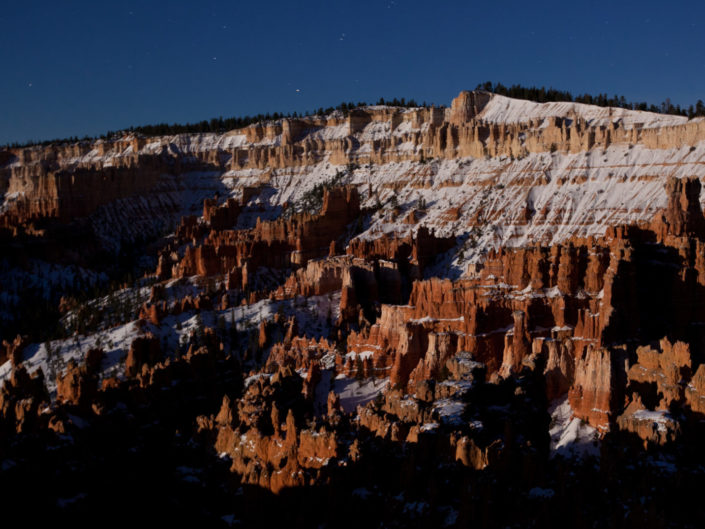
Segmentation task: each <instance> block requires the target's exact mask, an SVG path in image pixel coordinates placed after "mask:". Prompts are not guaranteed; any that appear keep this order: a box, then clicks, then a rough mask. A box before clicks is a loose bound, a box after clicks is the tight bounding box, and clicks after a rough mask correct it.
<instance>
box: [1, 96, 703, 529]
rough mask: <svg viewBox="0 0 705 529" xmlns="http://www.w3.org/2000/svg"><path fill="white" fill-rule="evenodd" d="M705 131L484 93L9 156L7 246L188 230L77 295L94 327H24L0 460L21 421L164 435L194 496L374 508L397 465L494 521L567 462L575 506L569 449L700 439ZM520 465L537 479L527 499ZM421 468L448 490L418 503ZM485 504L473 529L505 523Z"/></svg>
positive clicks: (66, 429) (69, 316) (399, 471)
mask: <svg viewBox="0 0 705 529" xmlns="http://www.w3.org/2000/svg"><path fill="white" fill-rule="evenodd" d="M702 123H703V121H702V120H691V121H687V122H686V121H685V120H682V119H680V118H677V117H668V116H654V115H649V114H644V113H638V112H630V111H623V110H616V109H613V110H610V109H598V108H593V107H585V106H584V105H577V104H572V103H571V104H568V103H566V104H547V105H536V104H533V103H528V102H516V101H512V100H507V99H506V98H501V97H498V96H492V95H490V94H487V93H482V92H463V93H462V94H461V95H460V96H459V97H458V98H457V99H456V100H454V101H453V104H452V106H451V108H449V109H438V108H422V109H421V108H420V109H399V108H390V107H368V108H363V109H355V110H353V111H351V112H350V113H349V115H347V116H343V115H342V114H340V113H334V114H332V115H330V116H317V117H307V118H299V119H287V120H280V121H278V122H271V123H262V124H258V125H253V126H251V127H247V128H245V129H242V130H237V131H231V132H229V133H226V134H224V135H180V136H177V137H172V138H153V139H144V138H125V139H122V140H118V141H113V142H95V143H94V144H88V143H80V144H76V145H72V146H68V145H65V146H49V147H46V148H30V149H22V150H15V151H12V152H7V153H0V193H2V201H3V202H2V205H1V206H0V219H1V222H2V224H0V227H2V228H4V229H3V231H2V233H0V236H2V241H3V242H4V241H10V243H13V244H14V243H17V241H19V240H22V238H23V237H25V236H29V237H31V238H33V240H35V239H36V240H42V239H43V240H45V241H54V233H55V232H53V231H52V230H56V229H57V228H56V226H58V225H60V224H62V223H63V222H70V223H74V222H77V219H80V222H81V223H85V225H86V226H87V227H88V228H87V231H86V233H88V232H89V231H90V230H97V229H98V228H97V227H98V226H99V225H101V226H102V228H101V229H103V230H104V231H108V230H110V229H112V228H114V227H118V226H121V225H124V224H129V225H130V226H129V227H130V229H132V228H134V231H135V232H140V230H141V229H142V228H141V225H139V224H138V223H135V226H133V225H132V223H126V222H124V219H126V218H129V219H135V218H140V217H142V218H144V219H149V218H151V217H154V216H157V217H160V215H161V213H160V215H155V212H164V213H165V216H164V218H165V219H167V217H169V215H172V214H179V216H180V217H181V220H180V223H178V225H176V228H175V231H174V233H173V234H170V235H169V237H168V238H166V239H164V240H160V241H159V243H158V244H157V245H155V246H154V247H150V248H149V252H148V253H149V255H148V256H147V257H154V263H155V265H156V266H154V267H153V268H152V270H151V271H150V273H148V274H146V276H145V277H141V278H140V279H138V280H136V281H135V282H134V284H131V285H123V286H122V287H121V288H120V289H119V290H118V291H116V292H112V293H111V294H110V295H109V296H105V297H99V298H97V299H95V300H91V301H90V302H89V303H88V304H85V305H83V306H82V303H81V301H79V300H78V299H70V298H69V297H68V296H67V297H66V298H65V299H64V300H63V301H62V303H61V313H62V322H69V321H76V320H77V319H78V318H79V316H80V315H81V314H83V315H85V314H89V316H90V318H88V319H90V320H91V321H90V322H89V323H91V324H92V325H93V327H91V328H89V329H88V330H86V332H85V333H84V332H83V330H82V329H79V328H76V329H73V330H72V332H71V333H67V334H70V336H64V337H62V338H61V339H58V338H57V339H52V340H49V341H46V343H35V344H31V343H30V342H31V340H28V339H26V338H24V337H22V336H18V337H17V338H16V339H14V340H12V341H11V340H3V341H2V345H0V361H1V362H4V363H3V365H0V380H2V381H3V387H2V390H1V391H0V455H2V456H3V457H4V454H5V452H4V451H6V450H7V453H13V454H14V453H15V452H13V450H16V447H17V446H18V445H17V444H16V443H15V441H16V440H17V439H19V437H17V436H18V435H19V436H32V435H34V436H38V437H37V439H39V440H41V441H42V442H38V443H36V446H43V445H42V443H43V442H45V441H46V439H49V440H50V441H51V442H53V441H52V440H54V441H56V439H59V440H60V441H61V442H63V441H65V440H66V439H68V438H69V436H70V438H71V439H75V440H76V442H77V443H84V444H77V445H76V448H72V447H69V448H66V447H64V448H58V449H60V450H65V451H66V452H68V453H70V454H72V456H74V457H75V454H76V453H78V452H80V451H81V450H82V449H84V448H85V447H86V446H87V445H88V446H89V447H90V443H91V442H94V441H93V439H102V440H104V439H105V438H111V437H110V436H112V435H124V436H128V434H125V433H124V432H129V433H130V435H131V434H132V433H133V432H142V431H149V432H150V435H155V434H154V432H158V435H160V436H161V437H159V439H160V442H159V443H154V446H153V447H152V446H150V447H148V448H147V449H145V447H143V446H140V447H138V448H136V450H138V451H139V452H138V453H139V454H140V456H141V455H142V453H143V452H141V451H142V450H144V453H145V454H150V455H151V456H154V453H155V452H157V453H159V454H161V453H165V452H168V453H169V454H171V446H172V444H173V445H174V447H175V452H178V450H180V449H184V450H188V451H189V452H188V456H187V459H188V460H189V461H197V463H195V464H203V465H205V466H206V467H207V468H208V471H206V472H203V473H200V472H195V471H194V472H193V473H191V471H190V470H189V471H188V472H187V473H188V477H189V479H188V482H189V483H191V484H194V483H196V482H197V481H198V480H199V479H201V478H203V479H204V480H206V479H209V476H210V475H211V472H210V471H211V470H212V471H213V472H212V475H216V476H219V477H220V478H222V476H223V474H227V471H228V469H229V470H230V474H229V475H230V476H231V477H232V482H233V483H235V485H234V487H233V489H232V490H230V489H227V493H228V494H229V493H230V492H232V491H233V490H235V491H238V490H239V492H237V494H235V496H238V497H239V496H240V495H242V496H243V497H244V498H245V499H244V500H243V501H244V502H245V503H247V501H249V500H251V499H252V498H259V499H257V501H264V500H262V499H261V498H262V497H264V496H265V495H266V494H267V493H269V492H272V493H274V494H275V496H274V497H276V498H277V501H279V500H281V501H284V502H286V501H288V500H287V498H295V499H296V498H298V497H299V496H296V494H298V492H296V491H298V490H305V491H306V494H308V493H311V494H314V493H316V491H318V492H320V491H325V494H328V493H330V497H331V498H334V497H336V496H340V495H341V494H343V495H345V497H346V500H347V499H348V498H357V497H358V496H359V498H358V499H361V501H362V503H361V505H366V506H369V505H370V504H371V503H365V501H366V500H365V499H364V498H362V496H365V498H366V497H367V495H368V494H375V493H376V492H371V491H370V490H367V489H364V488H363V487H362V486H358V485H360V484H361V483H369V479H370V478H369V476H376V477H375V479H377V477H379V476H380V475H382V476H383V479H381V480H380V483H383V484H382V488H384V487H387V486H389V491H391V490H394V493H393V494H392V493H391V492H389V496H388V497H387V500H390V498H391V499H393V500H394V501H395V502H401V503H400V506H399V511H400V512H401V513H405V512H406V513H407V514H408V512H413V513H415V514H411V515H408V516H409V517H410V519H414V520H416V518H415V516H417V514H418V513H419V512H422V511H424V509H426V508H428V509H429V510H432V511H433V509H435V511H433V512H434V513H436V514H434V518H433V519H432V520H431V519H430V518H423V523H424V524H426V525H429V526H431V525H439V524H440V523H441V522H442V521H443V520H445V519H446V515H449V513H450V510H449V509H450V507H449V506H448V505H451V503H452V502H451V503H449V504H448V505H446V502H447V501H451V500H448V498H449V497H451V496H452V497H453V498H455V499H453V500H452V501H453V502H455V503H452V505H454V506H455V507H454V508H457V507H459V506H460V505H464V503H463V502H460V500H457V498H456V497H455V496H453V495H452V494H451V496H447V495H446V496H444V495H443V494H441V493H439V492H438V490H441V489H443V490H445V491H447V490H448V488H449V487H450V485H449V484H452V486H453V487H456V485H457V484H458V483H462V484H463V486H462V487H459V488H460V489H462V490H471V489H472V490H482V491H485V490H490V489H491V490H494V492H491V493H490V492H487V497H486V498H484V499H487V500H488V501H486V502H484V503H483V507H482V509H489V507H487V506H488V505H500V503H493V502H495V501H497V499H498V498H505V497H510V498H511V501H512V502H514V501H517V502H519V501H525V502H531V501H534V500H535V499H536V498H535V496H537V495H538V497H540V498H542V500H541V501H544V500H545V501H546V502H549V501H550V500H549V499H548V498H549V496H550V494H549V493H548V492H544V491H545V489H544V488H543V487H544V486H545V483H544V480H546V479H548V478H547V477H546V476H548V475H551V472H554V473H556V472H557V475H558V476H559V477H558V481H557V482H556V483H558V484H556V483H553V484H552V485H551V486H552V487H553V488H552V489H551V491H552V492H553V493H554V494H563V493H564V491H565V489H566V487H568V486H570V484H571V483H574V482H576V481H578V479H577V478H576V476H575V475H574V474H572V472H574V471H576V469H577V471H578V472H579V473H580V474H579V477H580V476H583V475H588V476H589V479H596V480H597V479H598V478H596V477H595V474H594V472H593V471H592V470H591V469H592V468H593V465H574V464H573V463H572V462H571V461H570V460H568V459H559V462H558V463H556V462H555V461H554V460H553V459H552V456H554V455H559V456H561V455H563V456H565V455H566V454H568V453H570V450H568V449H567V446H566V445H587V444H589V445H590V447H592V448H594V450H592V453H593V454H595V453H596V452H599V450H598V449H596V448H595V447H594V444H597V443H598V439H600V438H604V439H606V442H605V443H604V444H603V445H602V453H601V454H600V456H599V457H601V464H603V465H605V467H604V468H605V469H608V470H609V469H611V468H612V466H613V465H617V464H618V462H619V461H620V460H621V459H620V458H622V457H623V455H624V452H623V449H624V450H626V449H627V447H632V448H633V446H634V445H636V446H637V447H638V449H639V450H642V449H643V446H647V447H648V448H649V450H650V452H649V454H652V453H659V454H664V457H670V456H671V455H672V453H673V452H674V451H676V449H674V448H673V447H678V449H679V448H680V447H686V448H687V449H688V450H689V451H690V452H689V453H691V454H692V453H694V452H696V451H697V450H695V449H694V445H692V444H688V443H690V441H689V439H694V438H698V437H697V434H698V433H700V432H702V426H701V425H700V423H701V419H702V414H703V413H705V367H703V360H705V328H704V327H703V326H702V322H703V321H705V301H703V300H705V294H704V293H705V290H703V288H705V217H704V216H703V213H702V208H701V200H702V198H701V186H700V181H699V175H701V172H702V171H703V169H702V167H703V164H702V159H705V158H703V157H704V156H705V147H704V146H703V145H705V144H703V143H702V141H703V140H704V139H705V136H704V134H705V131H703V125H702ZM691 147H693V148H692V149H691ZM186 182H189V184H188V186H186ZM181 186H186V187H183V188H182V187H181ZM189 186H190V187H189ZM181 194H183V195H188V196H189V197H190V198H187V199H184V200H183V201H180V199H177V198H175V197H177V196H178V195H181ZM128 204H133V205H132V206H130V207H134V209H130V210H129V211H128V212H127V213H129V214H126V215H121V214H116V212H117V211H118V210H120V209H122V208H127V205H128ZM160 218H161V217H160ZM169 218H171V217H169ZM165 222H166V220H165ZM101 223H102V224H101ZM160 229H162V230H165V233H166V231H168V228H167V227H166V224H165V225H164V226H162V228H160ZM121 233H122V232H121ZM150 233H152V232H150ZM55 242H56V241H54V243H55ZM82 242H83V241H81V243H82ZM85 246H87V245H85ZM45 257H46V256H45ZM151 272H153V273H151ZM5 288H6V287H5V285H4V284H3V283H2V281H0V299H6V298H8V297H9V296H11V295H12V292H6V291H5ZM0 309H1V308H0ZM0 316H2V310H0ZM83 323H85V322H83ZM41 342H44V340H41ZM103 351H104V353H103ZM69 358H70V359H71V360H70V361H67V362H64V360H66V359H69ZM43 373H47V374H48V375H49V376H48V377H47V379H46V380H44V377H43ZM556 406H559V407H561V408H562V411H561V412H560V413H558V414H556V411H555V410H556ZM152 410H156V411H152ZM549 413H550V414H552V415H549ZM561 414H563V415H565V417H562V416H560V415H561ZM559 419H560V420H559ZM114 421H116V422H114ZM558 423H560V424H558ZM116 424H117V425H118V428H116V426H115V425H116ZM123 427H125V430H124V432H123V431H122V428H123ZM96 429H97V430H96ZM116 429H119V430H120V432H121V433H117V434H116ZM94 431H98V432H99V434H100V435H98V436H97V437H95V438H93V435H94V433H93V432H94ZM159 432H161V433H159ZM586 432H587V434H586ZM693 432H695V434H694V433H693ZM101 435H102V436H103V437H100V436H101ZM586 435H587V436H588V437H589V440H586ZM133 437H134V436H133ZM554 437H555V439H554ZM635 441H636V443H635ZM47 446H51V448H52V450H53V449H55V448H56V446H57V445H52V444H50V445H47ZM62 446H63V445H62ZM67 446H68V444H67ZM110 446H112V445H110ZM164 446H169V447H170V449H169V450H164ZM583 448H584V446H583ZM150 449H151V450H153V452H149V451H148V450H150ZM213 449H215V454H214V453H213ZM630 449H631V448H630ZM659 450H664V452H657V451H659ZM126 451H127V452H129V453H130V454H132V453H133V452H132V451H130V450H126ZM610 451H612V452H610ZM669 451H670V452H669ZM66 452H61V453H62V454H64V453H66ZM88 452H90V450H88ZM637 454H639V455H643V453H642V452H637ZM215 455H218V456H219V457H220V459H221V460H223V461H225V462H226V463H224V462H223V461H221V462H220V463H218V462H217V461H216V460H215ZM169 457H170V456H169ZM16 459H17V461H21V460H22V458H16ZM204 462H205V463H204ZM660 463H662V464H663V463H664V461H660ZM183 467H184V465H182V464H180V465H178V466H177V471H176V472H177V473H178V472H181V470H178V469H179V468H181V469H183ZM556 469H558V470H556ZM586 469H587V470H586ZM477 470H482V472H475V471H477ZM622 470H624V469H622ZM0 472H4V466H3V468H2V469H0ZM582 473H585V474H582ZM600 474H609V475H615V476H622V475H624V474H623V472H617V471H615V472H611V471H609V472H600ZM197 475H198V476H199V477H196V476H197ZM518 475H521V477H522V480H526V482H527V483H528V482H531V483H532V484H535V485H536V487H537V488H538V491H539V492H536V489H535V488H531V489H529V490H528V491H526V490H516V489H512V487H514V486H515V484H514V483H515V481H516V479H515V478H516V476H518ZM498 476H499V477H502V476H504V477H506V476H511V479H509V480H507V481H505V482H501V486H500V485H493V483H495V481H494V480H495V479H496V478H497V477H498ZM52 479H54V478H52ZM552 479H555V476H554V478H552ZM678 479H680V478H678ZM674 480H675V478H674ZM226 481H229V480H226ZM635 481H637V480H635ZM88 482H90V480H88ZM414 482H415V483H417V484H418V483H422V486H419V487H418V489H419V490H420V491H423V494H424V495H425V496H424V498H428V501H429V504H428V505H427V506H419V504H418V502H417V503H414V504H412V503H411V501H410V498H407V497H405V496H404V495H402V494H400V491H402V490H403V491H404V494H407V493H409V491H412V489H414V487H411V486H408V484H409V483H414ZM522 482H523V481H522ZM241 485H249V486H245V487H242V488H240V486H241ZM559 485H560V486H559ZM613 485H614V487H613V489H612V490H620V491H621V490H625V487H624V483H622V482H615V483H613ZM309 486H310V488H305V489H302V487H309ZM194 487H195V488H199V489H200V488H201V485H200V484H198V485H197V486H196V485H194ZM329 487H330V488H329ZM336 487H340V488H339V489H338V488H336ZM395 487H396V489H395ZM493 487H495V488H493ZM456 488H458V487H456ZM285 489H293V490H285ZM436 489H438V490H436ZM203 490H211V489H209V488H208V487H203ZM219 490H220V489H219ZM596 490H597V489H596ZM600 490H602V489H600ZM253 491H254V492H253ZM341 491H343V492H341ZM508 491H510V492H511V494H510V492H508ZM387 492H388V491H387ZM321 494H323V493H321ZM483 494H484V492H483ZM649 494H650V492H649ZM232 497H233V496H232V495H231V496H229V498H232ZM267 497H268V498H269V497H270V496H267ZM398 498H403V500H402V499H398ZM527 498H528V499H527ZM532 498H533V499H532ZM576 498H581V497H580V495H577V496H574V497H572V499H573V500H575V499H576ZM407 500H409V501H407ZM490 500H492V501H490ZM620 500H621V498H620ZM355 501H357V500H355ZM390 501H391V500H390ZM424 501H426V499H424ZM505 501H506V500H505ZM581 501H583V502H586V500H585V498H581ZM387 503H389V502H387ZM392 503H393V502H392ZM390 504H391V503H390ZM356 505H357V504H356ZM409 505H414V506H412V507H409ZM547 505H548V503H547ZM385 507H386V503H385ZM622 507H623V505H622V504H621V503H620V507H619V509H620V510H619V513H620V514H619V516H620V517H618V518H617V519H618V520H619V521H621V520H622V518H621V516H622V514H623V511H622ZM492 508H494V507H492ZM473 509H475V510H469V511H468V512H465V513H464V514H463V516H464V518H462V520H461V522H459V525H461V526H462V525H463V524H465V522H466V521H467V523H471V522H473V523H476V522H477V520H480V519H483V520H486V519H487V518H482V517H481V516H480V515H481V514H482V512H480V511H481V509H480V508H479V507H478V505H477V504H476V505H475V506H474V507H473ZM477 509H480V510H479V511H478V510H477ZM439 513H442V516H441V515H440V514H439ZM527 516H528V515H527ZM406 519H407V518H404V517H402V518H399V519H398V520H397V521H396V522H395V523H397V524H399V523H401V522H399V520H406ZM610 522H611V523H612V524H613V525H614V524H615V523H616V522H615V521H614V520H610ZM326 523H327V524H330V520H326ZM419 523H420V522H419ZM451 525H452V524H451ZM487 525H491V524H487ZM506 525H508V526H509V525H512V524H511V523H507V524H506Z"/></svg>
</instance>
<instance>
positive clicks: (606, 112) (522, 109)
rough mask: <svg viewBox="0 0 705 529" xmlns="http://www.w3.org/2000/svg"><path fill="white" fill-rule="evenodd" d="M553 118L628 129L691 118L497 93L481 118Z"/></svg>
mask: <svg viewBox="0 0 705 529" xmlns="http://www.w3.org/2000/svg"><path fill="white" fill-rule="evenodd" d="M551 117H565V118H573V119H574V118H582V119H584V120H585V121H587V122H588V123H589V124H590V125H593V126H604V125H607V124H609V123H613V122H617V121H618V122H620V123H621V125H622V126H623V127H625V128H631V127H634V126H641V127H644V128H649V127H663V126H673V125H682V124H684V123H687V122H688V118H687V117H683V116H673V115H668V114H656V113H654V112H644V111H640V110H628V109H625V108H616V107H600V106H596V105H586V104H584V103H573V102H567V101H555V102H549V103H536V102H534V101H527V100H523V99H513V98H511V97H506V96H502V95H497V94H492V97H491V98H490V100H489V102H488V103H487V105H486V106H485V107H484V108H483V109H482V111H481V112H480V114H478V116H477V118H478V119H480V120H482V121H487V122H490V123H522V122H527V121H531V120H542V119H546V118H551Z"/></svg>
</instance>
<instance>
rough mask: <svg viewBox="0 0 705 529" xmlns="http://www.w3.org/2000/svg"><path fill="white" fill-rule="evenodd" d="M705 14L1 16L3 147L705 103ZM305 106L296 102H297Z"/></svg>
mask: <svg viewBox="0 0 705 529" xmlns="http://www.w3.org/2000/svg"><path fill="white" fill-rule="evenodd" d="M704 21H705V2H701V1H694V0H692V1H687V2H686V1H672V2H663V1H659V2H652V1H649V0H642V1H638V2H636V1H635V2H631V1H623V2H615V1H614V0H612V1H589V0H585V1H582V2H572V1H568V0H562V1H539V0H536V1H534V2H527V1H520V2H513V1H505V2H492V1H488V0H484V1H482V2H479V1H474V0H472V1H443V0H437V1H435V2H421V1H409V0H393V1H392V0H355V1H348V0H325V1H298V2H296V1H287V2H284V1H266V0H255V1H251V2H241V1H236V0H233V1H229V2H225V1H220V2H218V1H213V0H200V1H188V2H185V1H171V2H165V1H150V0H142V1H123V0H112V1H108V2H101V1H96V0H93V1H91V2H83V1H70V0H66V1H61V2H57V1H56V0H53V1H31V0H24V1H22V2H5V5H4V6H3V8H2V10H0V65H1V67H2V75H0V144H3V143H6V142H12V141H26V140H29V139H47V138H54V137H65V136H73V135H76V136H83V135H86V134H88V135H95V134H100V133H103V132H105V131H107V130H116V129H120V128H125V127H128V126H130V125H141V124H148V123H157V122H163V121H167V122H187V121H198V120H201V119H208V118H211V117H217V116H221V115H222V116H224V117H228V116H234V115H246V114H257V113H260V112H261V113H266V112H275V111H279V112H289V111H294V110H296V111H304V110H308V109H315V108H318V107H321V106H323V107H325V106H334V105H336V104H338V103H339V102H341V101H343V100H344V101H350V100H354V101H360V100H364V101H368V102H372V101H376V100H377V99H378V98H379V97H380V96H382V97H385V98H393V97H406V98H407V99H408V98H414V99H416V100H418V101H423V100H426V101H428V102H435V103H437V104H448V103H450V100H451V99H452V98H453V97H454V96H455V95H456V94H457V93H458V92H459V91H460V90H462V89H467V88H474V87H475V86H476V85H477V84H478V83H479V82H482V81H486V80H493V81H500V82H502V83H505V84H512V83H521V84H527V85H528V84H536V85H546V86H549V85H551V86H554V87H556V88H561V89H567V90H571V91H573V92H581V93H582V92H590V93H597V92H608V93H609V94H610V95H613V94H619V95H624V96H625V97H626V98H627V99H628V100H646V101H648V102H650V103H660V102H661V101H663V100H664V99H665V98H666V97H670V98H671V100H672V101H673V103H674V104H681V105H683V104H690V103H692V102H695V100H697V99H700V98H702V99H705V31H703V23H704ZM297 90H298V91H297Z"/></svg>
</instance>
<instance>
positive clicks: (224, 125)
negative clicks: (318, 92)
mask: <svg viewBox="0 0 705 529" xmlns="http://www.w3.org/2000/svg"><path fill="white" fill-rule="evenodd" d="M377 104H378V105H387V106H393V107H404V108H410V107H418V106H423V107H426V106H428V105H427V104H426V102H425V101H424V102H423V103H422V104H421V105H418V104H417V103H416V101H415V100H414V99H409V100H408V101H407V100H406V99H405V98H403V97H402V98H401V99H397V98H396V97H395V98H394V99H392V100H385V99H384V98H380V99H379V100H378V101H377ZM365 106H367V103H366V102H364V101H359V102H358V103H354V102H352V101H350V102H347V103H346V102H342V103H340V104H339V105H338V106H335V107H328V108H323V107H320V108H319V109H317V110H312V111H307V112H305V113H303V114H299V113H297V112H290V113H288V114H282V113H279V112H274V113H273V114H270V113H267V114H257V115H254V116H239V117H232V118H223V117H222V116H220V117H217V118H212V119H210V120H205V119H204V120H203V121H199V122H196V123H172V124H169V123H158V124H156V125H142V126H138V127H130V128H129V129H125V130H120V131H108V132H106V133H105V134H101V135H100V136H97V137H91V136H84V137H83V138H78V137H77V136H72V137H68V138H57V139H53V140H44V141H28V142H25V143H18V142H15V143H11V144H7V145H6V146H5V148H11V149H14V148H22V147H31V146H37V145H41V146H45V145H50V144H71V143H78V142H79V141H94V140H96V139H98V138H100V139H102V140H110V139H113V138H119V137H121V136H122V135H123V134H124V133H126V132H130V133H136V134H139V135H141V136H146V137H152V136H167V135H174V134H184V133H191V134H193V133H206V132H215V133H223V132H227V131H229V130H233V129H240V128H243V127H247V126H248V125H252V124H255V123H264V122H267V121H276V120H278V119H283V118H298V117H310V116H325V115H327V114H330V113H332V112H334V111H336V110H338V111H340V112H342V113H343V115H345V116H347V115H348V114H349V113H350V111H351V110H354V109H356V108H360V107H365Z"/></svg>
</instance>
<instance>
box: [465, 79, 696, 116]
mask: <svg viewBox="0 0 705 529" xmlns="http://www.w3.org/2000/svg"><path fill="white" fill-rule="evenodd" d="M477 90H485V91H487V92H492V93H494V94H499V95H503V96H507V97H512V98H515V99H528V100H529V101H536V102H537V103H548V102H552V101H569V102H575V103H585V104H587V105H597V106H600V107H618V108H626V109H628V110H643V111H647V112H656V113H659V114H673V115H676V116H685V117H688V118H691V119H692V118H695V117H700V116H705V103H703V101H702V100H700V99H698V101H697V103H695V105H690V106H689V107H688V108H687V109H686V108H681V106H680V105H675V106H674V105H673V104H672V103H671V100H670V99H668V98H667V99H666V100H665V101H664V102H663V103H661V104H660V105H654V104H651V105H649V104H648V103H646V102H643V101H642V102H629V101H627V100H626V98H625V97H624V96H617V95H615V96H612V97H609V96H608V95H607V94H597V95H590V94H578V95H575V96H574V95H573V94H571V93H570V92H568V91H567V90H557V89H555V88H546V87H544V86H542V87H541V88H537V87H535V86H528V87H527V86H521V85H518V84H514V85H512V86H509V87H507V86H504V85H503V84H502V83H494V84H493V83H492V82H491V81H487V82H486V83H480V84H479V85H477Z"/></svg>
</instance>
